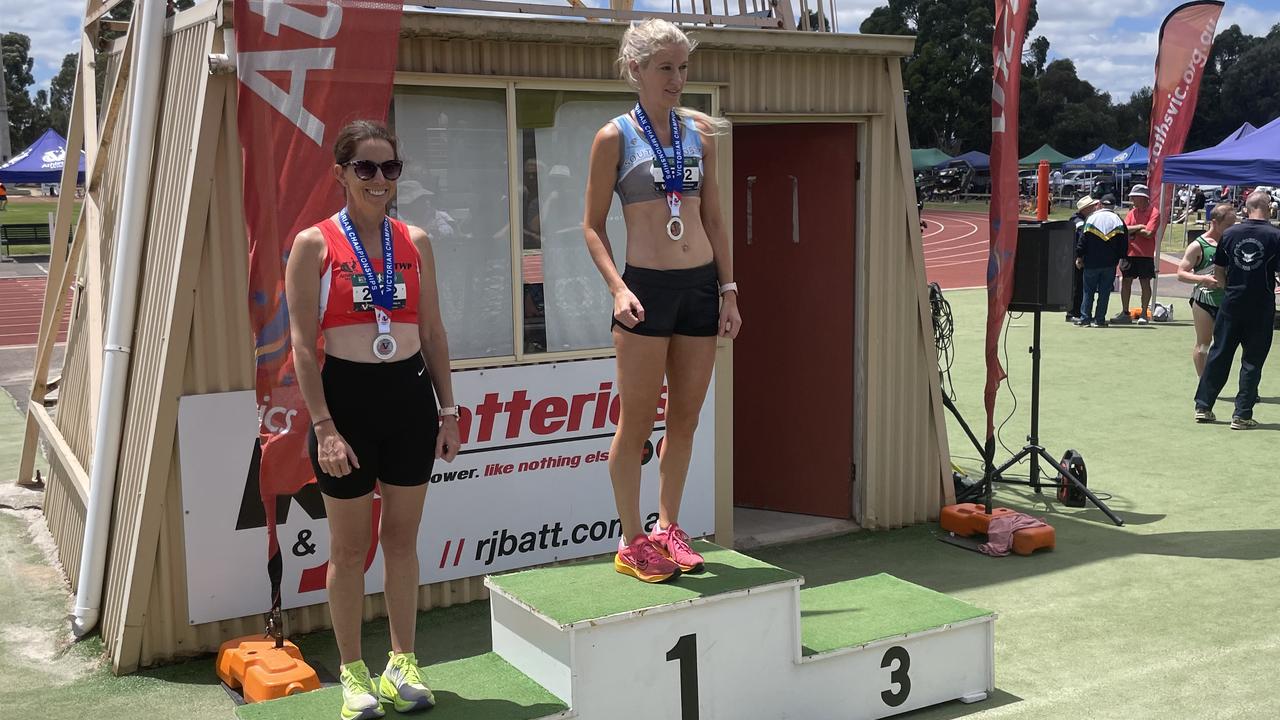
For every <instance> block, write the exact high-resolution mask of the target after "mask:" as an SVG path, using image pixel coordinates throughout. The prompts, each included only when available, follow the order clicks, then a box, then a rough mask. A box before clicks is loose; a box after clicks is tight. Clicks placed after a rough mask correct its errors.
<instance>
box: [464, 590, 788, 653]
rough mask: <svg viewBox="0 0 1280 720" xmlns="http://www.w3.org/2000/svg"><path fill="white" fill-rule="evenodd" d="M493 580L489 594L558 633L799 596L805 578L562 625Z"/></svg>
mask: <svg viewBox="0 0 1280 720" xmlns="http://www.w3.org/2000/svg"><path fill="white" fill-rule="evenodd" d="M492 578H493V576H492V575H486V576H485V578H484V586H485V587H486V588H488V589H489V591H490V592H492V593H496V594H498V595H501V596H502V597H504V598H506V599H507V600H509V601H511V602H513V603H515V604H516V605H518V606H520V607H521V608H523V609H524V610H526V611H527V612H529V613H530V614H531V615H533V616H534V617H537V618H539V619H541V620H542V621H543V622H545V623H547V624H548V625H550V626H552V627H554V628H557V629H559V630H580V629H583V628H593V627H599V626H601V625H608V624H610V623H616V622H623V621H626V620H630V619H633V618H638V617H643V616H645V615H658V614H660V613H666V612H674V611H676V610H681V609H683V608H687V607H697V606H699V605H706V604H708V603H714V602H722V601H725V600H732V599H734V598H740V597H746V596H748V595H751V594H752V593H762V592H776V591H778V590H782V589H786V588H795V592H797V593H798V592H799V588H800V586H801V585H802V584H804V578H802V577H795V578H791V579H789V580H782V581H780V582H774V583H768V584H765V585H756V586H753V587H749V588H743V589H741V590H730V591H729V592H723V593H716V594H715V595H699V596H698V597H695V598H689V599H687V600H677V601H675V602H671V603H664V604H662V605H654V606H652V607H647V608H640V609H639V610H628V611H626V612H620V613H614V614H613V615H605V616H604V617H598V618H591V619H588V620H579V621H577V622H572V623H567V624H561V623H559V622H556V621H555V620H553V619H551V618H550V617H548V616H547V615H545V614H543V613H542V612H541V611H539V610H538V609H537V608H535V607H533V606H531V605H529V604H528V603H526V602H524V601H523V600H521V599H520V598H518V597H516V596H514V595H512V594H511V593H509V592H507V591H505V590H503V589H502V588H501V587H499V586H498V585H496V584H495V583H493V582H492ZM637 582H639V581H637ZM797 607H798V606H797ZM796 622H797V626H796V629H797V631H798V630H799V625H798V623H799V619H797V620H796ZM796 637H797V638H798V637H799V635H798V634H797V635H796Z"/></svg>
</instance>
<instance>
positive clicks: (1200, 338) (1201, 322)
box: [1191, 303, 1213, 377]
mask: <svg viewBox="0 0 1280 720" xmlns="http://www.w3.org/2000/svg"><path fill="white" fill-rule="evenodd" d="M1191 318H1192V320H1194V321H1195V326H1196V343H1195V345H1193V346H1192V347H1191V362H1193V363H1195V366H1196V377H1200V376H1201V375H1204V364H1205V361H1206V359H1207V358H1208V357H1209V346H1210V345H1212V344H1213V316H1212V315H1210V314H1209V311H1208V310H1205V309H1204V308H1202V307H1200V306H1199V305H1197V304H1195V303H1192V304H1191Z"/></svg>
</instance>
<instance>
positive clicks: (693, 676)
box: [667, 634, 698, 720]
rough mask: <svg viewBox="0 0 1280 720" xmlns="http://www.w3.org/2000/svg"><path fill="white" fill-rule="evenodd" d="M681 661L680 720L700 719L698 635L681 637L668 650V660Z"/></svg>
mask: <svg viewBox="0 0 1280 720" xmlns="http://www.w3.org/2000/svg"><path fill="white" fill-rule="evenodd" d="M672 660H676V661H678V662H679V663H680V720H698V636H697V634H689V635H685V636H683V637H681V638H680V639H679V640H677V641H676V644H675V645H674V646H672V648H671V649H670V650H668V651H667V662H671V661H672Z"/></svg>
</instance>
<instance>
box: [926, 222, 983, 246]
mask: <svg viewBox="0 0 1280 720" xmlns="http://www.w3.org/2000/svg"><path fill="white" fill-rule="evenodd" d="M956 222H961V223H964V224H965V225H968V226H969V228H970V230H969V232H967V233H965V234H963V235H959V236H957V237H953V238H948V239H946V240H941V241H939V242H947V243H949V242H956V241H957V240H963V239H965V238H967V237H969V236H970V235H975V234H977V232H978V226H977V225H974V224H973V223H971V222H969V221H968V220H957V221H956ZM932 244H934V245H936V244H937V243H936V242H935V243H932Z"/></svg>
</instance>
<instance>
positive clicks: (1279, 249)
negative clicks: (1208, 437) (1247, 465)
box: [1196, 192, 1280, 430]
mask: <svg viewBox="0 0 1280 720" xmlns="http://www.w3.org/2000/svg"><path fill="white" fill-rule="evenodd" d="M1245 210H1246V211H1247V212H1248V213H1249V219H1248V220H1245V221H1244V222H1242V223H1240V224H1238V225H1235V226H1233V227H1230V228H1228V229H1227V230H1226V231H1225V232H1223V233H1222V239H1220V240H1219V241H1218V251H1217V253H1215V254H1214V257H1213V263H1214V268H1213V272H1214V275H1215V276H1216V277H1217V279H1218V284H1219V285H1220V286H1221V287H1224V288H1226V292H1225V297H1224V298H1223V300H1222V305H1221V306H1220V307H1219V309H1218V319H1217V320H1216V321H1215V322H1214V324H1213V349H1211V350H1210V351H1209V358H1208V360H1207V361H1206V362H1205V368H1204V374H1203V375H1201V376H1200V386H1199V387H1198V388H1196V422H1213V421H1214V415H1213V404H1214V402H1216V401H1217V399H1218V394H1219V393H1221V392H1222V387H1223V386H1224V385H1226V383H1227V375H1228V374H1230V372H1231V363H1232V362H1234V361H1235V356H1236V348H1237V347H1241V346H1242V347H1243V348H1244V352H1243V353H1242V355H1241V358H1240V392H1239V393H1237V394H1236V409H1235V413H1234V414H1233V415H1232V418H1231V429H1232V430H1248V429H1250V428H1252V427H1256V426H1257V424H1258V422H1257V421H1256V420H1254V419H1253V406H1254V404H1255V403H1256V402H1257V401H1258V382H1259V381H1260V380H1261V379H1262V366H1263V364H1264V363H1265V362H1266V361H1267V353H1269V352H1270V351H1271V335H1272V332H1273V328H1274V323H1275V314H1276V301H1275V291H1276V270H1277V269H1278V268H1280V230H1277V229H1276V228H1274V227H1272V226H1271V222H1270V221H1269V220H1268V219H1267V218H1268V216H1269V214H1270V212H1271V198H1269V197H1267V194H1266V193H1263V192H1255V193H1253V194H1252V195H1250V196H1249V199H1248V200H1247V201H1245Z"/></svg>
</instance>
